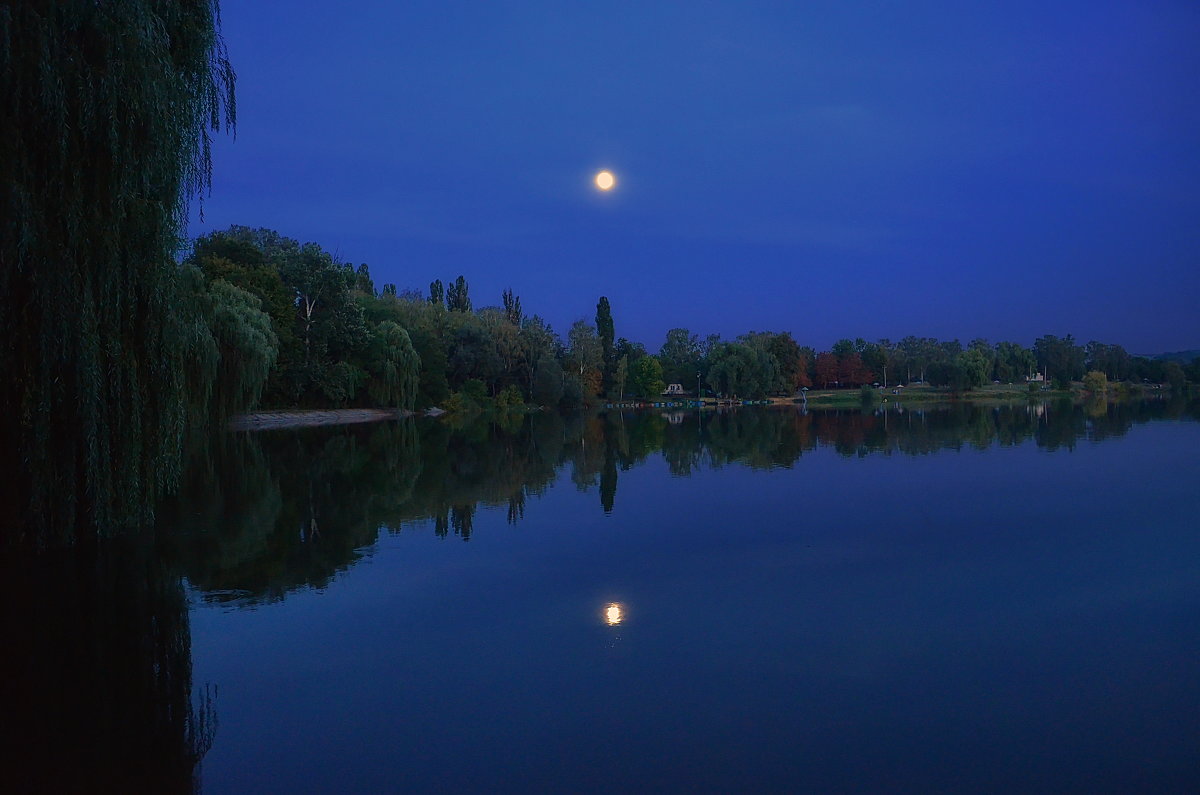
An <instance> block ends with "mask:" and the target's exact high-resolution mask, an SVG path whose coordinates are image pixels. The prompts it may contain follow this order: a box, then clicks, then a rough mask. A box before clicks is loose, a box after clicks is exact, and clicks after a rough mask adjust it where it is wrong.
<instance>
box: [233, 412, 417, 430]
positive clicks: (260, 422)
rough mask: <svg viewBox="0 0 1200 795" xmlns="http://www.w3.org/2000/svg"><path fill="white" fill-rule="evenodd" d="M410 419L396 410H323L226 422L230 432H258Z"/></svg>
mask: <svg viewBox="0 0 1200 795" xmlns="http://www.w3.org/2000/svg"><path fill="white" fill-rule="evenodd" d="M407 416H410V415H409V413H408V412H405V411H401V410H399V409H324V410H319V411H256V412H253V413H251V414H239V415H238V416H236V417H234V418H233V419H231V420H230V421H229V429H230V430H232V431H261V430H267V429H270V428H298V427H303V426H309V425H348V424H350V423H355V422H380V421H381V420H394V419H398V418H400V417H407Z"/></svg>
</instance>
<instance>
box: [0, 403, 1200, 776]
mask: <svg viewBox="0 0 1200 795" xmlns="http://www.w3.org/2000/svg"><path fill="white" fill-rule="evenodd" d="M1198 414H1200V411H1198V407H1197V404H1196V403H1194V402H1193V403H1192V404H1190V405H1184V404H1182V403H1173V404H1172V403H1166V402H1159V403H1135V404H1109V405H1104V404H1099V405H1095V404H1093V405H1090V406H1080V405H1071V404H1070V403H1060V404H1050V405H1045V406H1043V405H1033V406H1024V405H1022V406H1008V407H988V406H971V405H955V406H948V407H929V408H925V409H919V408H916V407H912V408H909V407H902V406H895V405H892V406H890V407H889V408H888V409H887V410H886V411H884V410H879V409H862V410H858V409H855V410H849V411H847V410H842V411H805V410H803V409H802V408H800V407H797V408H794V409H793V408H784V409H764V408H740V409H733V410H729V411H723V412H720V413H717V412H710V411H705V412H704V413H703V414H702V415H701V414H698V413H697V412H696V411H695V410H691V411H678V412H667V413H660V412H628V413H619V412H609V413H607V414H601V415H597V416H582V415H581V416H570V417H560V416H557V415H551V414H535V415H522V416H517V417H511V418H506V419H504V420H503V421H500V422H495V421H493V422H476V423H454V422H447V421H445V420H442V421H432V420H420V421H406V422H393V423H386V424H377V425H369V426H353V427H344V428H335V429H329V428H324V429H305V430H303V431H272V432H262V433H259V434H246V433H242V434H228V435H226V436H224V437H222V438H221V439H220V440H218V441H217V442H216V443H214V444H212V445H209V446H203V447H200V448H198V449H197V450H195V451H194V452H193V454H192V456H191V457H190V459H189V464H188V470H187V476H186V479H185V488H184V490H183V492H182V493H181V494H180V495H179V497H178V498H177V499H174V500H172V501H170V502H169V503H168V504H166V505H164V506H162V507H161V509H160V511H159V513H160V527H159V529H158V531H157V533H156V534H155V537H154V538H153V539H133V540H128V539H127V540H125V541H121V542H117V543H114V544H111V545H104V546H103V547H101V548H98V549H91V550H82V551H77V552H76V553H73V554H71V555H57V556H48V557H44V558H41V559H38V560H37V561H36V562H33V563H30V562H28V561H25V562H22V563H21V565H19V566H16V565H12V562H11V561H10V562H9V564H10V565H8V566H7V568H6V574H5V577H4V581H5V583H4V587H5V590H6V591H7V593H6V594H5V595H4V601H5V603H6V622H7V623H8V626H9V631H8V633H7V638H8V639H9V644H10V645H9V649H10V652H9V653H8V655H7V656H8V657H9V660H8V662H7V663H5V666H6V669H7V670H6V671H4V674H5V676H4V679H5V684H4V686H3V687H4V690H3V691H0V692H2V693H3V695H4V698H5V700H6V702H7V703H9V704H10V705H14V706H12V712H11V713H10V714H11V715H15V716H16V718H15V719H13V720H10V725H14V723H16V725H20V726H23V727H24V730H23V731H22V732H20V733H21V735H22V739H21V741H20V742H19V743H17V744H15V745H12V744H10V747H9V750H10V751H12V752H14V753H13V757H12V758H13V760H14V764H15V766H12V767H9V768H8V769H10V770H12V771H14V772H13V773H11V775H12V776H13V777H15V778H16V781H17V783H18V788H20V786H21V785H22V784H24V785H27V786H29V787H30V788H36V786H35V785H38V784H40V783H45V782H46V781H50V782H53V786H52V787H48V788H52V789H72V788H78V789H88V788H95V787H97V786H100V787H103V786H110V785H111V786H114V787H115V786H124V785H126V784H129V783H130V782H133V783H134V784H136V785H147V786H150V787H152V788H154V789H158V790H163V791H165V790H168V789H184V790H186V789H188V788H191V787H192V786H194V787H195V788H196V789H198V790H199V791H202V792H206V793H223V792H382V791H405V792H433V791H438V792H505V791H571V792H614V791H653V792H662V791H688V792H693V791H712V792H735V791H822V792H824V791H849V790H857V791H876V792H884V791H887V792H951V791H954V792H958V791H968V790H969V791H1047V792H1063V791H1088V792H1097V791H1157V792H1168V791H1180V792H1183V791H1195V788H1196V786H1197V784H1198V783H1200V522H1198V521H1197V514H1198V511H1197V509H1198V508H1200V490H1198V489H1197V476H1198V475H1200V422H1197V421H1196V419H1197V416H1198ZM11 650H15V653H14V652H13V651H11ZM97 782H99V783H97Z"/></svg>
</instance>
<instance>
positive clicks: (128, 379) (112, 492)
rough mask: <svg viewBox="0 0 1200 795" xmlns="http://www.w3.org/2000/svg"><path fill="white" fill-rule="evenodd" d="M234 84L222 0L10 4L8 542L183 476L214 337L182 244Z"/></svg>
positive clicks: (98, 528) (3, 278) (4, 158)
mask: <svg viewBox="0 0 1200 795" xmlns="http://www.w3.org/2000/svg"><path fill="white" fill-rule="evenodd" d="M233 83H234V74H233V70H232V68H231V67H230V65H229V61H228V59H227V58H226V56H225V50H224V46H223V44H222V42H221V38H220V35H219V32H218V8H217V3H216V2H215V0H107V1H106V2H102V3H100V2H94V0H61V2H55V3H34V2H21V3H6V4H4V5H2V6H0V108H2V110H0V307H2V309H0V339H3V340H4V342H3V345H0V372H2V373H3V375H4V377H3V379H0V505H3V506H5V507H4V508H3V511H4V512H3V514H0V523H2V524H3V529H4V534H5V536H7V537H8V538H9V539H12V538H13V537H17V538H21V539H25V540H26V541H30V540H32V541H35V542H37V543H41V544H45V543H49V542H53V541H55V540H70V539H71V538H75V537H78V536H80V535H88V534H94V533H98V532H99V533H103V532H106V531H109V530H111V529H113V528H116V527H119V526H122V525H129V524H136V523H140V522H144V521H146V520H148V519H149V518H150V515H151V513H152V511H153V505H154V501H155V498H156V497H157V496H158V495H160V494H161V493H163V492H164V491H166V490H168V489H170V488H171V487H172V486H173V485H174V483H175V481H176V479H177V477H178V473H179V468H180V447H181V443H182V438H183V432H184V423H185V418H186V416H187V405H186V400H187V394H186V383H185V378H186V372H187V371H188V370H189V369H192V368H190V367H189V357H192V356H195V355H198V354H199V353H200V352H201V351H200V349H201V348H204V347H205V342H204V338H205V333H206V331H207V329H206V328H205V324H204V322H203V320H202V319H201V318H199V317H198V315H199V313H198V310H196V309H195V308H194V307H192V306H190V305H188V304H186V303H184V302H181V301H178V300H177V295H178V290H179V281H180V280H179V268H178V266H177V265H176V262H175V253H176V251H177V250H178V248H179V240H180V234H181V232H182V230H183V227H184V222H185V219H186V213H187V203H188V199H189V197H191V196H194V195H197V194H198V193H200V192H201V191H202V190H204V189H205V188H206V187H207V185H208V184H209V179H210V174H211V154H210V141H211V137H210V136H211V134H212V131H213V130H217V129H220V128H221V127H222V126H226V127H228V126H230V125H231V124H232V123H233V117H234V113H233V111H234V105H233ZM208 347H209V348H210V349H211V343H208ZM208 365H209V367H208V370H209V371H210V372H211V371H212V370H213V369H214V368H213V366H212V362H211V361H210V362H209V363H208Z"/></svg>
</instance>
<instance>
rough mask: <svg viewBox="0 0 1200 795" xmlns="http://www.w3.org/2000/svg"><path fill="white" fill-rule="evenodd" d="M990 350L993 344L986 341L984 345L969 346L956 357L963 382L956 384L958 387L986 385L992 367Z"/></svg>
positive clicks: (970, 387)
mask: <svg viewBox="0 0 1200 795" xmlns="http://www.w3.org/2000/svg"><path fill="white" fill-rule="evenodd" d="M990 351H991V346H990V345H987V344H986V343H985V345H984V346H983V347H971V348H968V349H967V350H965V351H963V352H962V353H960V354H959V355H958V356H956V357H955V363H956V364H957V365H958V369H959V371H960V372H961V378H962V383H961V384H956V385H955V386H956V387H957V388H961V389H972V388H974V387H980V386H983V385H984V383H985V382H986V381H987V377H988V370H989V369H990V368H991V361H990V358H989V356H988V352H990Z"/></svg>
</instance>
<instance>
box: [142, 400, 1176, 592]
mask: <svg viewBox="0 0 1200 795" xmlns="http://www.w3.org/2000/svg"><path fill="white" fill-rule="evenodd" d="M1197 413H1198V412H1197V410H1196V406H1195V404H1193V405H1192V406H1190V407H1189V406H1187V405H1185V404H1182V403H1167V402H1160V403H1127V404H1108V405H1106V406H1102V407H1099V408H1098V407H1097V406H1096V405H1089V406H1076V405H1072V404H1070V403H1069V402H1066V403H1061V404H1050V405H1040V404H1034V405H1016V406H995V407H985V406H976V405H972V404H966V403H963V404H956V405H953V406H948V407H939V408H923V409H915V410H907V409H905V408H903V407H897V406H894V405H893V406H889V407H888V408H887V409H886V410H862V409H856V410H830V411H811V412H809V411H804V410H803V409H800V408H784V409H772V410H764V409H738V410H733V411H723V412H716V413H711V412H706V413H704V414H703V415H698V414H697V413H696V412H690V413H676V414H674V415H671V416H664V415H662V414H657V413H637V412H628V413H621V412H608V413H605V414H598V415H574V416H568V417H562V416H559V415H556V414H548V413H547V414H534V415H528V416H517V417H509V418H505V419H504V420H503V421H495V420H491V421H480V422H471V423H462V424H456V423H448V422H444V421H443V422H433V421H421V422H414V421H407V422H400V423H390V424H383V425H374V426H352V427H349V428H339V429H304V430H300V431H287V432H282V431H281V432H268V433H259V434H245V433H243V434H236V435H228V436H226V437H224V438H222V439H221V440H219V441H218V442H217V443H216V444H213V445H210V446H208V447H205V448H202V449H200V450H198V451H196V452H195V453H194V454H193V456H192V457H191V459H190V462H189V470H188V475H187V477H186V479H185V482H186V484H187V487H186V490H185V491H184V493H182V494H181V495H180V496H179V498H178V499H176V500H173V501H172V503H171V504H170V505H168V506H167V507H166V509H165V510H163V512H162V515H163V522H164V523H165V525H166V526H167V527H168V528H170V530H171V531H172V533H171V535H172V537H173V538H174V539H175V550H174V554H175V555H176V557H177V559H178V561H179V562H180V565H182V566H183V567H184V570H185V572H186V575H187V577H188V579H189V581H190V582H191V583H192V584H193V585H195V586H196V587H197V588H198V589H200V591H201V592H202V593H203V594H204V595H205V598H207V599H209V600H216V601H225V600H229V601H259V600H271V599H278V598H281V597H282V596H284V595H285V594H286V593H288V592H289V591H291V590H292V589H295V588H297V587H306V586H307V587H321V586H323V585H325V584H326V583H327V582H329V580H330V579H331V578H332V577H333V576H335V575H336V573H337V572H338V571H339V570H342V569H344V568H346V567H347V566H350V565H352V564H353V563H354V562H355V561H356V560H358V559H359V558H360V557H361V556H362V555H363V554H365V553H366V551H367V550H369V549H370V548H371V545H372V544H373V543H374V542H375V540H376V539H377V537H378V535H379V533H380V532H381V531H383V530H386V531H389V532H400V531H401V529H402V528H404V527H409V526H412V525H413V524H414V523H423V524H424V525H427V526H429V527H431V528H432V529H433V531H434V532H435V533H437V534H438V535H440V536H447V537H449V536H456V537H459V538H461V539H463V540H467V539H469V538H470V537H471V534H472V532H473V531H474V522H475V517H476V512H477V510H478V509H479V507H480V506H489V507H503V508H504V509H505V510H506V514H507V518H508V521H509V522H511V523H516V522H518V521H520V520H521V519H522V518H523V517H524V516H525V512H526V510H527V508H528V499H529V498H530V497H532V496H536V495H539V494H541V493H542V492H544V491H545V490H546V489H547V488H548V487H549V486H550V484H552V483H553V482H554V481H555V480H556V479H557V478H558V473H559V472H560V471H562V470H564V469H565V470H567V473H568V476H569V479H570V481H571V482H572V483H573V484H574V485H575V486H576V488H578V489H580V490H583V491H588V492H591V491H593V490H594V491H596V492H597V493H598V496H599V501H600V507H601V509H602V510H603V511H604V512H605V513H611V512H613V511H615V510H617V506H618V505H619V502H620V500H619V496H618V485H619V481H620V475H621V473H622V472H625V471H627V470H629V469H630V468H632V467H634V466H637V465H638V464H639V463H641V462H643V461H645V460H646V459H648V458H650V457H652V456H656V455H661V456H662V458H663V459H664V461H665V463H666V465H667V467H668V469H669V471H670V473H671V474H672V475H675V476H687V475H690V474H692V473H693V472H696V471H697V470H700V469H706V468H719V467H724V466H729V465H734V464H736V465H741V466H748V467H752V468H762V469H769V468H780V467H792V466H795V465H796V464H797V462H799V461H800V460H801V459H802V458H803V456H804V455H805V454H806V453H810V452H812V451H814V450H816V449H817V448H828V449H831V450H833V451H835V452H836V453H837V454H839V455H842V456H848V457H862V456H868V455H928V454H932V453H935V452H938V451H942V450H959V449H963V448H979V449H982V448H986V447H989V446H991V445H1000V446H1012V445H1017V444H1023V443H1033V444H1035V445H1037V446H1039V447H1043V448H1045V449H1048V450H1057V449H1071V448H1073V447H1074V446H1075V445H1076V444H1077V443H1078V442H1079V441H1080V440H1092V441H1099V440H1103V439H1107V438H1110V437H1114V436H1120V435H1122V434H1124V433H1126V432H1128V430H1129V429H1130V428H1131V427H1132V426H1133V425H1134V424H1135V423H1138V422H1145V421H1148V420H1152V419H1160V418H1164V419H1165V418H1172V417H1180V416H1184V415H1188V416H1193V417H1194V416H1196V415H1197Z"/></svg>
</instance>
